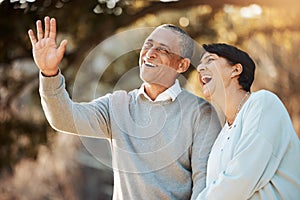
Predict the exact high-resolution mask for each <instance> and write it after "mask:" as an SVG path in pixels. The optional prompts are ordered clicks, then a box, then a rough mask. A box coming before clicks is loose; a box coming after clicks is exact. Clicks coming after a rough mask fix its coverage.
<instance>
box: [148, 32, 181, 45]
mask: <svg viewBox="0 0 300 200" xmlns="http://www.w3.org/2000/svg"><path fill="white" fill-rule="evenodd" d="M179 40H180V38H179V36H178V34H176V33H175V32H174V31H172V30H170V29H166V28H161V27H159V28H156V29H155V30H154V31H153V32H152V33H151V34H150V35H149V36H148V37H147V39H146V41H153V42H157V43H160V44H163V45H165V46H169V47H174V46H179Z"/></svg>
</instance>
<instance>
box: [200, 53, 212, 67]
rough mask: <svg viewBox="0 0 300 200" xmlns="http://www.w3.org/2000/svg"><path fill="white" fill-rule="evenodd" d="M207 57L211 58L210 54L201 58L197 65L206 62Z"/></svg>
mask: <svg viewBox="0 0 300 200" xmlns="http://www.w3.org/2000/svg"><path fill="white" fill-rule="evenodd" d="M209 56H212V55H211V54H208V55H206V56H204V57H202V58H201V60H200V62H199V65H200V64H202V60H206V59H207V58H208V57H209Z"/></svg>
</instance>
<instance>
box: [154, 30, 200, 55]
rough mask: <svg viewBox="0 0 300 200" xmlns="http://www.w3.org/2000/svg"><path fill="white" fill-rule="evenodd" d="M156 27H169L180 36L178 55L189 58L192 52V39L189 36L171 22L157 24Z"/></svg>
mask: <svg viewBox="0 0 300 200" xmlns="http://www.w3.org/2000/svg"><path fill="white" fill-rule="evenodd" d="M158 28H165V29H170V30H172V31H174V32H175V33H176V34H178V36H179V37H180V39H181V41H180V54H181V55H180V56H181V57H183V58H189V59H191V58H192V56H193V52H194V40H193V39H192V38H191V36H190V35H189V34H188V33H187V32H185V31H184V30H182V29H181V28H179V27H178V26H175V25H173V24H163V25H161V26H159V27H158Z"/></svg>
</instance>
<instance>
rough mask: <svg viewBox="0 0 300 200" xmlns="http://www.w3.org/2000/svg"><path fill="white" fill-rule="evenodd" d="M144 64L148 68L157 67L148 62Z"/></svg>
mask: <svg viewBox="0 0 300 200" xmlns="http://www.w3.org/2000/svg"><path fill="white" fill-rule="evenodd" d="M144 64H145V65H146V66H147V67H157V66H156V65H154V64H152V63H149V62H147V61H145V62H144Z"/></svg>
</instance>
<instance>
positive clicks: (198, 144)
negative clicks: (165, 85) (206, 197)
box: [191, 102, 221, 200]
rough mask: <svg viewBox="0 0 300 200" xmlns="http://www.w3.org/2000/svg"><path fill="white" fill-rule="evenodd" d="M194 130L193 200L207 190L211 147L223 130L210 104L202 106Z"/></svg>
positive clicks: (192, 159)
mask: <svg viewBox="0 0 300 200" xmlns="http://www.w3.org/2000/svg"><path fill="white" fill-rule="evenodd" d="M194 130H195V131H194V132H195V133H194V134H195V135H194V139H193V147H192V157H191V162H192V172H193V174H192V179H193V193H192V197H191V199H192V200H194V199H196V197H197V195H198V194H199V193H200V192H201V191H202V190H203V189H204V188H205V185H206V171H207V161H208V157H209V154H210V151H211V147H212V145H213V143H214V142H215V140H216V138H217V136H218V134H219V132H220V130H221V125H220V121H219V118H218V115H217V113H216V112H215V110H214V108H213V107H212V106H211V105H210V104H209V103H207V102H205V103H202V104H201V106H200V115H199V118H198V120H197V121H196V124H195V129H194Z"/></svg>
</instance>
